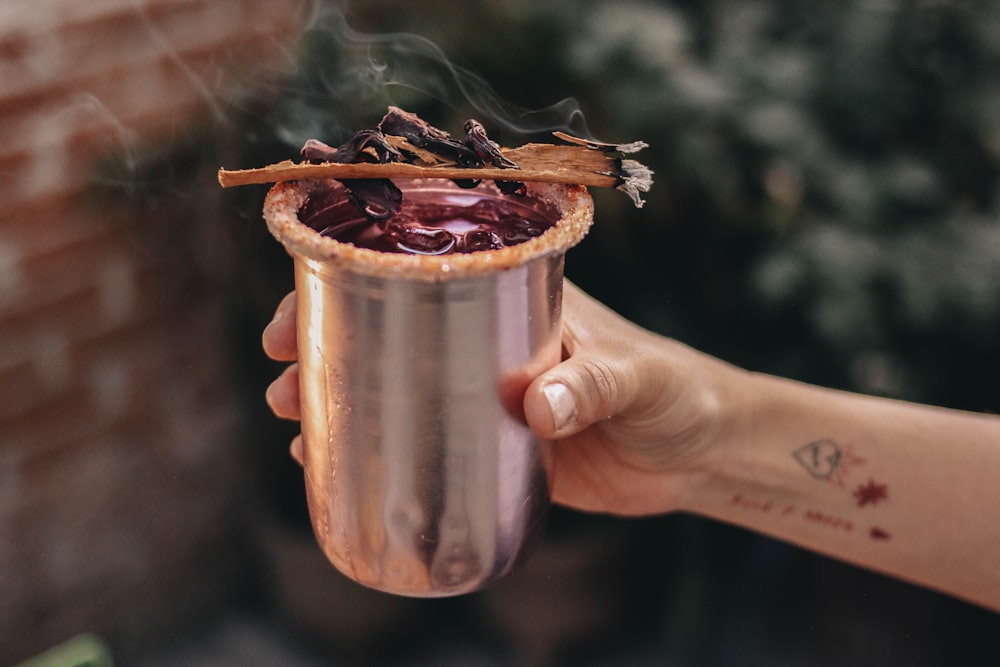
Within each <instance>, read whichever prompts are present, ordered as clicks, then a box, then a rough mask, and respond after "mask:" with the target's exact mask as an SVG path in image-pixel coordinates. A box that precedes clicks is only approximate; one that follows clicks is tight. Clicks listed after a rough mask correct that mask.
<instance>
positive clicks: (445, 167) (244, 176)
mask: <svg viewBox="0 0 1000 667" xmlns="http://www.w3.org/2000/svg"><path fill="white" fill-rule="evenodd" d="M502 153H503V155H504V156H505V157H507V158H509V159H510V160H512V161H514V162H516V163H517V164H518V165H519V166H520V167H521V168H520V169H498V168H496V167H480V168H467V167H457V166H455V165H454V164H448V163H445V164H410V163H407V162H386V163H366V162H352V163H346V164H340V163H334V162H325V163H322V164H311V163H308V162H305V163H302V162H292V161H291V160H285V161H284V162H278V163H276V164H271V165H267V166H265V167H259V168H256V169H241V170H235V171H230V170H227V169H220V170H219V183H220V184H221V185H222V187H224V188H228V187H233V186H237V185H250V184H255V183H275V182H278V181H296V180H303V179H311V178H337V179H340V178H344V179H349V178H449V179H450V178H463V179H466V178H467V179H480V178H482V179H490V180H500V181H503V180H509V181H522V182H528V181H531V182H540V183H572V184H579V185H588V186H594V187H605V188H613V187H616V186H617V185H618V184H619V182H620V180H621V173H620V172H621V166H620V162H621V160H618V159H616V158H614V157H609V156H608V155H607V154H605V153H602V152H599V151H593V150H588V149H587V148H584V147H581V146H555V145H550V144H526V145H524V146H521V147H520V148H513V149H510V150H506V151H502Z"/></svg>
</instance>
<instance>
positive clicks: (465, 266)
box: [264, 179, 594, 282]
mask: <svg viewBox="0 0 1000 667" xmlns="http://www.w3.org/2000/svg"><path fill="white" fill-rule="evenodd" d="M432 181H433V182H436V181H441V182H443V183H448V181H444V180H443V179H408V180H404V179H400V180H399V181H398V184H399V185H400V187H401V188H402V189H403V190H404V193H405V190H406V188H407V187H416V186H419V185H421V184H424V183H427V182H432ZM316 183H317V181H286V182H282V183H276V184H275V185H274V186H272V187H271V189H270V191H269V192H268V193H267V197H265V199H264V220H265V222H266V223H267V227H268V229H269V231H270V232H271V234H272V235H274V237H275V238H276V239H277V240H278V241H279V242H280V243H281V244H282V245H283V246H284V247H285V249H286V250H287V251H288V252H289V253H290V254H291V255H292V256H293V257H294V258H297V259H306V260H312V261H315V262H321V263H326V264H332V265H335V266H342V267H344V268H346V269H349V270H351V271H354V272H357V273H361V274H365V275H371V276H376V277H385V278H388V277H398V278H407V279H416V280H427V281H432V282H440V281H443V280H454V279H458V278H465V277H472V276H478V275H483V274H486V273H492V272H495V271H503V270H508V269H513V268H516V267H519V266H522V265H524V264H525V263H527V262H529V261H531V260H533V259H537V258H539V257H544V256H547V255H551V254H553V253H565V252H566V251H567V250H569V248H571V247H572V246H574V245H576V244H577V243H579V242H580V241H581V240H583V237H584V236H586V234H587V232H588V231H589V230H590V227H591V225H592V224H593V220H594V202H593V199H592V198H591V196H590V193H589V192H588V191H587V188H586V187H584V186H582V185H564V184H558V183H528V184H526V186H527V189H528V194H530V195H532V196H535V197H538V198H540V199H542V200H544V201H545V202H546V203H548V204H550V205H552V206H554V208H555V209H556V211H557V212H558V213H559V220H558V221H557V222H556V224H555V225H553V226H552V227H550V228H549V229H547V230H546V231H545V232H544V233H543V234H541V235H539V236H536V237H535V238H532V239H528V240H527V241H525V242H524V243H519V244H517V245H513V246H508V247H505V248H500V249H498V250H482V251H477V252H471V253H453V254H446V255H411V254H405V253H389V252H380V251H377V250H371V249H369V248H359V247H357V246H355V245H352V244H350V243H344V242H341V241H337V240H335V239H332V238H329V237H326V236H322V235H320V234H319V232H317V231H315V230H314V229H312V228H311V227H309V226H308V225H305V224H303V223H302V222H300V221H299V218H298V211H299V209H300V208H301V207H302V206H303V204H305V202H306V201H307V198H308V196H309V191H310V188H313V187H315V186H316Z"/></svg>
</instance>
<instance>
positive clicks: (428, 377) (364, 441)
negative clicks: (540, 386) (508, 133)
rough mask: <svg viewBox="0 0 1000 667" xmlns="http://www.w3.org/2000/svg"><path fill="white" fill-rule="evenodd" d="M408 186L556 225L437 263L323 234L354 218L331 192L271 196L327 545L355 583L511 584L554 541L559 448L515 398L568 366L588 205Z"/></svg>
mask: <svg viewBox="0 0 1000 667" xmlns="http://www.w3.org/2000/svg"><path fill="white" fill-rule="evenodd" d="M397 185H398V186H399V187H400V189H401V190H402V192H403V196H404V201H416V202H419V201H430V202H441V203H445V204H447V205H453V204H454V205H466V204H469V203H474V202H476V201H477V200H481V199H484V198H487V199H493V200H502V201H504V202H505V205H508V206H509V207H511V208H513V209H514V210H515V211H516V210H518V209H521V210H523V212H524V213H525V214H526V215H528V214H530V215H531V216H534V217H536V218H537V217H538V216H542V217H543V218H545V219H547V220H548V224H551V226H549V227H548V229H547V230H546V231H544V232H543V233H541V234H540V235H538V236H534V237H532V238H528V239H527V240H524V241H523V242H520V243H517V244H516V245H508V246H506V247H501V248H500V249H494V250H482V251H478V252H462V253H448V254H429V253H432V252H436V251H437V250H438V248H437V245H441V244H440V243H438V241H434V242H433V243H432V244H431V245H430V246H428V245H427V244H424V245H423V246H421V248H418V250H420V251H421V252H422V253H423V254H419V253H417V254H414V253H401V252H385V251H381V250H378V249H375V248H377V247H378V244H377V243H376V242H374V241H373V242H370V243H365V242H361V241H355V242H344V241H342V240H335V239H334V238H329V237H327V236H324V235H322V234H321V233H320V232H319V231H317V230H316V229H314V228H313V227H315V226H317V225H316V223H315V219H314V217H315V216H330V217H331V218H330V219H332V220H334V221H335V225H334V226H338V225H339V227H338V228H339V229H341V230H343V229H346V228H348V227H351V226H352V225H354V226H357V224H358V222H359V220H360V218H359V217H358V216H359V213H358V210H357V208H356V207H354V206H353V205H352V204H351V202H350V200H349V196H348V193H347V192H346V190H345V189H344V188H343V186H341V185H340V184H339V183H337V182H336V181H302V182H297V183H295V182H288V183H281V184H278V185H276V186H274V188H273V189H272V190H271V192H270V193H269V194H268V196H267V199H266V201H265V205H264V216H265V219H266V221H267V224H268V227H269V229H270V230H271V232H272V233H273V234H274V235H275V237H277V239H278V240H279V241H281V243H282V244H284V246H285V247H286V248H287V250H288V251H289V253H290V254H291V255H292V257H293V260H294V266H295V282H296V294H297V299H298V313H299V320H298V339H299V343H298V345H299V365H300V378H301V380H300V382H301V387H300V391H301V402H302V434H303V441H304V457H303V465H304V469H305V483H306V493H307V499H308V504H309V512H310V516H311V520H312V524H313V528H314V532H315V535H316V539H317V541H318V542H319V544H320V546H321V547H322V549H323V551H324V552H325V554H326V556H327V557H328V558H329V560H330V561H331V562H332V563H333V564H334V565H335V566H336V567H337V568H338V569H339V570H340V571H341V572H343V573H344V574H346V575H347V576H349V577H351V578H353V579H354V580H356V581H358V582H360V583H361V584H364V585H366V586H370V587H373V588H376V589H379V590H382V591H386V592H390V593H396V594H401V595H409V596H421V597H432V596H445V595H456V594H460V593H466V592H469V591H473V590H476V589H479V588H482V587H483V586H485V585H487V584H489V583H490V582H492V581H495V580H496V579H499V578H501V577H503V576H505V575H507V574H509V573H510V572H511V571H513V570H514V569H515V568H516V567H517V566H518V564H519V563H521V562H523V561H524V559H525V558H526V556H527V555H528V554H529V552H530V550H531V549H532V547H533V546H534V544H535V543H536V541H537V539H538V538H539V537H540V535H541V532H542V531H543V528H544V525H545V517H546V514H547V511H548V507H549V465H548V443H545V442H542V441H540V440H539V439H538V438H537V437H536V436H535V435H534V434H533V433H532V432H531V431H530V430H529V429H528V428H527V426H526V425H525V423H524V420H523V415H522V414H521V407H520V406H521V398H522V396H523V392H524V389H525V388H526V387H527V385H528V383H529V382H530V381H531V379H532V378H533V377H535V376H536V375H537V374H538V373H540V372H542V371H544V370H546V369H547V368H549V367H551V366H553V365H555V364H556V363H558V361H559V359H560V353H561V344H560V325H561V322H560V311H561V301H562V284H563V263H564V256H565V252H566V250H567V249H568V248H570V247H571V246H573V245H574V244H576V243H578V242H579V241H580V240H581V239H582V238H583V236H584V235H585V234H586V232H587V230H588V229H589V227H590V224H591V221H592V219H593V204H592V201H591V199H590V196H589V194H588V193H587V191H586V189H585V188H583V187H579V186H564V185H529V186H528V189H527V193H526V194H525V195H523V196H513V195H505V194H503V193H502V192H501V191H499V190H498V189H496V188H495V187H493V186H492V185H488V184H483V185H481V186H479V187H478V188H476V189H474V190H467V189H460V188H458V187H457V186H455V185H454V184H452V183H451V182H450V181H445V180H440V179H427V180H413V181H399V182H398V183H397ZM352 216H353V217H352ZM306 223H310V224H311V225H312V226H310V224H306ZM365 226H366V227H368V226H370V225H365ZM459 231H461V230H459ZM459 236H461V235H460V234H459V235H458V236H454V237H452V238H458V237H459ZM341 238H343V237H342V236H341ZM464 238H466V239H469V238H472V237H470V236H469V235H468V234H466V235H465V237H464ZM424 240H426V239H424ZM382 242H387V241H385V240H384V239H383V241H382ZM388 242H393V243H402V244H405V243H408V242H410V241H408V240H407V238H399V237H396V238H392V239H389V241H388ZM413 242H414V243H422V242H423V241H421V239H419V238H418V239H416V240H415V241H413ZM365 245H368V246H369V247H364V246H365Z"/></svg>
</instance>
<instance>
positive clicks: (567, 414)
mask: <svg viewBox="0 0 1000 667" xmlns="http://www.w3.org/2000/svg"><path fill="white" fill-rule="evenodd" d="M262 342H263V346H264V350H265V352H266V353H267V354H268V356H270V357H271V358H273V359H275V360H278V361H289V362H294V361H295V360H296V358H297V350H296V339H295V298H294V294H289V295H288V296H286V297H285V299H283V300H282V302H281V304H280V305H279V306H278V309H277V311H276V313H275V320H274V321H273V322H272V323H271V324H270V325H268V327H267V328H266V329H265V331H264V334H263V340H262ZM563 348H564V351H565V359H564V360H563V361H562V363H560V364H558V365H557V366H555V367H554V368H552V369H550V370H548V371H546V372H544V373H542V374H541V375H539V376H538V377H537V378H535V379H534V380H533V381H532V382H531V384H530V385H529V386H528V388H527V390H526V392H525V395H524V399H523V407H524V414H525V418H526V419H527V422H528V425H529V426H530V427H531V428H532V430H533V431H535V432H536V433H537V434H539V435H540V436H542V437H544V438H548V439H553V440H556V441H557V442H556V444H555V445H554V448H553V449H554V456H553V464H554V468H553V488H552V494H553V500H555V501H556V502H558V503H560V504H564V505H567V506H570V507H576V508H578V509H583V510H588V511H597V512H608V513H613V514H629V515H642V514H653V513H659V512H665V511H669V510H673V509H681V508H685V507H688V506H689V505H690V502H689V500H688V499H689V497H690V495H691V494H692V493H694V492H695V491H696V489H697V486H698V482H699V480H700V479H701V478H702V477H703V475H704V474H705V473H707V472H710V471H711V469H712V468H713V465H714V463H713V462H714V461H715V460H716V459H717V458H718V457H719V456H722V455H724V454H723V452H724V450H725V448H726V446H727V445H728V444H729V443H730V442H731V441H733V440H734V438H733V436H734V435H735V434H736V432H738V430H739V429H740V428H741V427H742V424H743V423H744V422H745V420H744V417H743V414H744V412H745V411H744V410H743V409H742V406H744V405H745V404H746V403H747V401H746V400H745V396H746V395H747V394H748V391H749V390H748V389H747V388H746V385H747V384H748V383H747V382H745V381H744V378H745V376H746V374H745V373H744V372H743V371H740V370H738V369H736V368H734V367H732V366H729V365H727V364H724V363H722V362H720V361H718V360H715V359H713V358H711V357H708V356H706V355H704V354H701V353H699V352H696V351H694V350H692V349H690V348H688V347H686V346H684V345H681V344H680V343H677V342H676V341H673V340H670V339H668V338H664V337H662V336H659V335H656V334H653V333H651V332H649V331H646V330H644V329H642V328H640V327H638V326H636V325H635V324H633V323H631V322H629V321H627V320H625V319H624V318H622V317H621V316H619V315H617V314H616V313H614V312H612V311H611V310H610V309H608V308H607V307H605V306H604V305H602V304H600V303H598V302H597V301H595V300H594V299H592V298H591V297H589V296H587V295H586V294H584V293H583V292H582V291H580V290H579V289H578V288H576V287H575V286H574V285H572V284H570V283H567V284H566V288H565V293H564V306H563ZM267 401H268V403H269V405H270V406H271V409H272V410H273V411H274V413H275V414H276V415H278V416H279V417H283V418H287V419H298V418H299V390H298V366H297V364H295V363H293V364H291V365H290V366H289V367H288V368H287V369H286V370H285V371H284V373H282V375H281V376H280V377H279V378H278V379H277V380H275V381H274V383H273V384H272V385H271V386H270V387H269V388H268V391H267ZM291 451H292V455H293V456H294V457H295V458H296V460H298V461H299V462H301V459H302V440H301V436H299V437H297V438H296V439H295V440H293V442H292V447H291Z"/></svg>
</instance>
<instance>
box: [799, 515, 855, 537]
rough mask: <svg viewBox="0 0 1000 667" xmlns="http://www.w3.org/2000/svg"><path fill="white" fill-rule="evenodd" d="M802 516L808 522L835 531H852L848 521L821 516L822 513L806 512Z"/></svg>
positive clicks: (852, 527)
mask: <svg viewBox="0 0 1000 667" xmlns="http://www.w3.org/2000/svg"><path fill="white" fill-rule="evenodd" d="M802 516H803V517H804V518H805V519H806V520H808V521H813V522H815V523H818V524H821V525H824V526H828V527H830V528H834V529H837V530H843V531H846V532H851V531H852V530H854V524H852V523H851V522H850V521H848V520H846V519H841V518H840V517H835V516H830V515H829V514H823V513H822V512H817V511H816V510H808V511H807V512H806V513H805V514H803V515H802Z"/></svg>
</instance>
